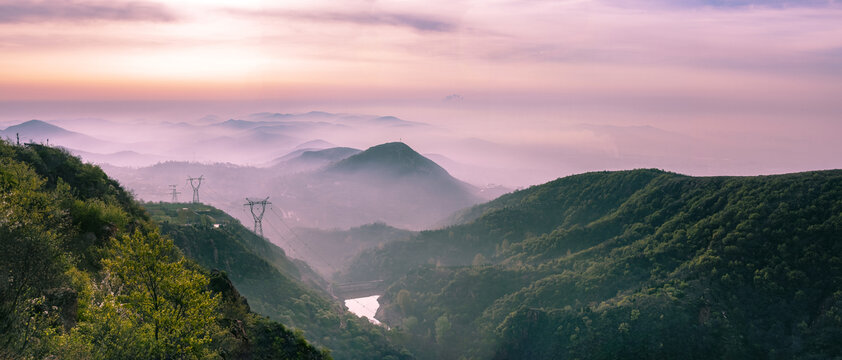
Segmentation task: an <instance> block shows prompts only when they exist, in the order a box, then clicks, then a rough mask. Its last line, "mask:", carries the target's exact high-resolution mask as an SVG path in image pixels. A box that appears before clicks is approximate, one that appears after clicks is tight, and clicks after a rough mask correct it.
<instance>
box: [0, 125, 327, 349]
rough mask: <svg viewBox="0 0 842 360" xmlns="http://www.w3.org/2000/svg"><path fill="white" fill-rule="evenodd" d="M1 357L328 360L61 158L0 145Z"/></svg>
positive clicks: (132, 206)
mask: <svg viewBox="0 0 842 360" xmlns="http://www.w3.org/2000/svg"><path fill="white" fill-rule="evenodd" d="M0 274H2V275H0V358H14V359H36V358H37V359H41V358H54V359H117V358H120V359H171V358H184V359H188V358H189V359H198V358H201V359H204V358H208V359H219V358H252V359H265V358H275V357H285V358H298V359H322V358H330V355H329V354H327V353H326V352H324V351H322V350H319V349H316V348H315V347H313V346H311V345H309V344H308V343H307V342H306V340H304V339H303V338H302V337H301V336H300V335H299V334H296V333H294V332H292V331H290V330H288V329H287V328H286V327H284V326H283V325H281V324H279V323H276V322H273V321H269V320H267V319H265V318H263V317H260V316H258V315H256V314H253V313H250V312H249V308H248V306H247V305H246V303H245V300H244V299H242V298H241V297H240V296H239V294H238V292H237V291H236V289H234V288H233V287H232V286H231V284H230V282H229V281H228V280H227V277H226V275H225V274H224V273H219V272H209V271H207V270H205V269H203V268H201V267H200V266H198V265H197V264H196V263H195V262H192V261H190V260H188V259H186V258H184V256H183V255H182V254H181V252H179V251H178V249H177V248H176V247H175V246H174V244H173V242H172V241H171V240H169V239H167V238H165V237H162V236H161V235H160V234H159V232H158V229H157V227H156V226H155V225H154V223H152V222H151V221H150V219H149V217H148V216H147V215H146V214H145V212H144V211H143V209H142V208H141V207H140V206H139V205H138V204H137V203H136V202H135V201H134V199H133V198H132V196H131V194H129V193H127V192H126V191H124V190H123V189H122V188H121V187H120V185H119V184H118V183H117V182H115V181H114V180H111V179H109V178H108V177H106V176H105V174H104V173H103V172H102V170H100V169H99V168H98V167H95V166H92V165H88V164H83V163H82V162H81V161H79V159H78V158H75V157H73V156H70V155H69V154H68V153H66V152H65V151H62V150H59V149H55V148H50V147H47V146H42V145H38V144H26V145H23V146H13V145H9V144H7V143H6V142H3V141H0Z"/></svg>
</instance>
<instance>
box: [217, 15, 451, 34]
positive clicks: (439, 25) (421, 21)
mask: <svg viewBox="0 0 842 360" xmlns="http://www.w3.org/2000/svg"><path fill="white" fill-rule="evenodd" d="M228 12H229V13H232V14H236V15H244V16H254V17H264V18H284V19H291V20H303V21H317V22H337V23H350V24H355V25H372V26H375V25H386V26H396V27H406V28H410V29H413V30H417V31H430V32H452V31H455V30H457V28H458V26H457V25H456V24H454V23H451V22H449V21H446V20H443V19H440V18H435V17H431V16H425V15H418V14H408V13H392V12H348V13H342V12H300V11H284V10H274V11H273V10H268V11H267V10H262V11H250V10H239V9H231V10H228Z"/></svg>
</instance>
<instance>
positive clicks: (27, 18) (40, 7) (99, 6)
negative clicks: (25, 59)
mask: <svg viewBox="0 0 842 360" xmlns="http://www.w3.org/2000/svg"><path fill="white" fill-rule="evenodd" d="M175 19H176V16H175V15H174V14H173V13H171V12H170V11H169V10H168V9H167V8H166V7H165V6H163V5H161V4H157V3H151V2H143V1H136V2H126V3H121V2H116V1H111V2H106V1H100V2H93V1H84V2H83V1H50V2H34V1H3V0H0V24H3V23H6V24H9V23H27V22H80V21H90V20H110V21H155V22H163V21H173V20H175Z"/></svg>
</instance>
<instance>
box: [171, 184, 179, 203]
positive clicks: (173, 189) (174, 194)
mask: <svg viewBox="0 0 842 360" xmlns="http://www.w3.org/2000/svg"><path fill="white" fill-rule="evenodd" d="M170 193H172V202H174V203H177V202H178V194H181V191H176V190H175V185H170Z"/></svg>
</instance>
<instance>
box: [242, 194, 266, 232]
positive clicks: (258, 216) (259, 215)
mask: <svg viewBox="0 0 842 360" xmlns="http://www.w3.org/2000/svg"><path fill="white" fill-rule="evenodd" d="M246 202H247V203H246V204H243V206H247V205H248V207H249V210H251V216H252V217H254V233H255V234H257V235H260V237H263V213H264V212H266V205H270V204H272V203H270V202H269V197H268V196H267V197H266V198H265V199H263V200H252V199H249V198H246ZM255 205H258V207H259V210H258V212H254V208H255Z"/></svg>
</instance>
